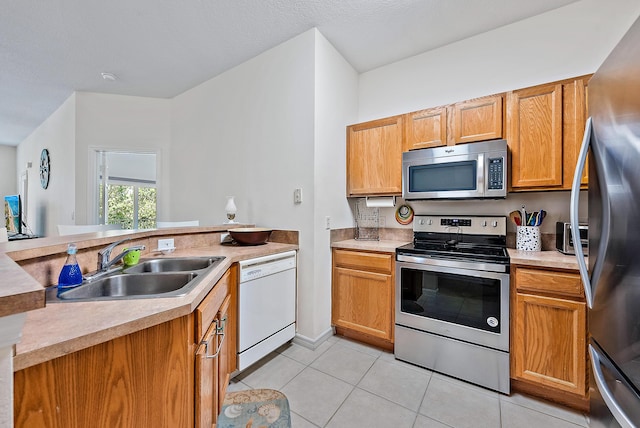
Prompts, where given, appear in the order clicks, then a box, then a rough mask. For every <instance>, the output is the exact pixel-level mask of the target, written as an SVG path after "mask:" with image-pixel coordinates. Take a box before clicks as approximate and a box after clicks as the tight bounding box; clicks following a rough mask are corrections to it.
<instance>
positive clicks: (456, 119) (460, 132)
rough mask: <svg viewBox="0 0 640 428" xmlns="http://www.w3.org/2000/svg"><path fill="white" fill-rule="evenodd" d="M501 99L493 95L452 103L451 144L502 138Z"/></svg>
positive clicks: (499, 96) (500, 96)
mask: <svg viewBox="0 0 640 428" xmlns="http://www.w3.org/2000/svg"><path fill="white" fill-rule="evenodd" d="M502 100H503V98H502V95H493V96H490V97H483V98H478V99H473V100H469V101H463V102H459V103H456V104H454V105H453V107H452V120H453V144H460V143H471V142H474V141H484V140H493V139H496V138H502V102H503V101H502Z"/></svg>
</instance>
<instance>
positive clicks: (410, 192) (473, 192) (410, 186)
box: [402, 140, 507, 200]
mask: <svg viewBox="0 0 640 428" xmlns="http://www.w3.org/2000/svg"><path fill="white" fill-rule="evenodd" d="M506 197H507V141H506V140H492V141H483V142H479V143H469V144H458V145H456V146H444V147H436V148H432V149H420V150H414V151H409V152H405V153H403V154H402V198H403V199H405V200H412V199H476V198H489V199H491V198H493V199H499V198H506Z"/></svg>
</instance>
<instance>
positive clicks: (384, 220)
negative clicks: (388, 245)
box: [378, 215, 387, 227]
mask: <svg viewBox="0 0 640 428" xmlns="http://www.w3.org/2000/svg"><path fill="white" fill-rule="evenodd" d="M378 226H379V227H387V218H386V217H385V216H383V215H381V216H380V218H379V219H378Z"/></svg>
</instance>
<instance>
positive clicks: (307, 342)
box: [292, 327, 335, 350]
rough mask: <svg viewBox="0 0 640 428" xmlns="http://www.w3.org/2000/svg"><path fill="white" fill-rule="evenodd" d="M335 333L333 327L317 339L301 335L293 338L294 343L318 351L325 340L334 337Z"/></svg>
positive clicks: (297, 334)
mask: <svg viewBox="0 0 640 428" xmlns="http://www.w3.org/2000/svg"><path fill="white" fill-rule="evenodd" d="M334 334H335V333H334V331H333V327H329V328H328V329H327V330H326V331H325V332H324V333H322V334H321V335H320V336H318V337H316V338H315V339H311V338H309V337H307V336H303V335H301V334H299V333H296V336H295V337H294V338H293V340H292V342H293V343H295V344H297V345H300V346H304V347H305V348H309V349H311V350H314V349H316V348H317V347H318V346H320V345H321V344H322V342H324V341H325V340H327V339H328V338H330V337H331V336H333V335H334Z"/></svg>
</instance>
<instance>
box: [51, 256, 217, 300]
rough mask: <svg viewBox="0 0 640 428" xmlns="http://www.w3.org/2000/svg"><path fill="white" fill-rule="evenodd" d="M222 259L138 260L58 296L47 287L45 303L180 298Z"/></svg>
mask: <svg viewBox="0 0 640 428" xmlns="http://www.w3.org/2000/svg"><path fill="white" fill-rule="evenodd" d="M222 260H224V257H175V258H157V259H142V260H140V262H139V263H138V264H137V265H135V266H131V267H126V268H120V269H116V270H115V271H113V272H109V273H107V274H105V275H104V276H101V277H99V278H96V279H93V280H90V281H87V280H85V281H84V282H83V283H82V284H81V285H79V286H77V287H74V288H71V289H69V290H65V291H62V292H60V293H58V290H57V287H56V286H51V287H48V288H47V291H46V300H47V303H54V302H73V301H76V302H77V301H97V300H123V299H125V300H126V299H145V298H146V299H149V298H157V297H180V296H184V295H186V294H187V293H189V292H190V291H191V290H192V289H193V288H194V287H195V286H196V285H198V284H199V283H200V281H201V280H202V278H203V277H204V276H206V274H207V273H208V272H209V271H210V270H212V269H215V268H216V267H217V266H218V265H219V264H220V262H222Z"/></svg>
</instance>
